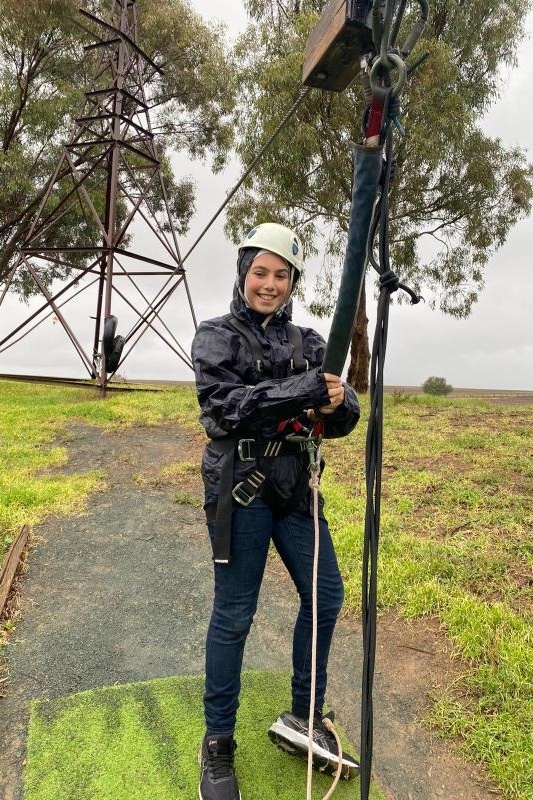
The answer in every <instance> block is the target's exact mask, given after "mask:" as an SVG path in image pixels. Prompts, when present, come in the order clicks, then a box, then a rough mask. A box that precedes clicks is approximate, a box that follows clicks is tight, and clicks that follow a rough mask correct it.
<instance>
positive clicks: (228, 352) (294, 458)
mask: <svg viewBox="0 0 533 800" xmlns="http://www.w3.org/2000/svg"><path fill="white" fill-rule="evenodd" d="M231 311H232V313H233V315H234V316H235V317H237V319H239V320H241V321H242V322H244V323H245V324H246V325H248V326H249V327H250V328H251V329H252V330H253V331H254V333H255V334H256V336H257V338H258V339H259V341H260V343H261V346H262V348H263V353H264V356H265V359H266V360H268V361H270V363H272V364H276V365H277V368H278V370H281V371H282V372H284V373H285V374H288V377H284V378H270V377H265V376H263V375H261V373H260V372H259V371H258V370H257V368H256V367H255V366H254V361H253V357H252V353H251V351H250V346H249V344H248V343H247V342H246V341H245V340H244V338H243V337H242V336H241V334H239V333H238V331H236V330H235V329H234V328H233V327H232V326H231V324H230V323H229V322H228V321H227V319H225V318H224V317H217V318H215V319H211V320H207V321H205V322H202V323H201V324H200V326H199V327H198V330H197V332H196V335H195V337H194V341H193V344H192V358H193V364H194V371H195V376H196V389H197V393H198V402H199V404H200V407H201V413H200V422H201V423H202V425H203V426H204V428H205V430H206V433H207V435H208V437H209V439H210V440H211V441H210V442H209V443H208V444H207V445H206V448H205V451H204V456H203V461H202V477H203V480H204V485H205V491H206V503H210V502H214V501H216V498H217V496H218V486H219V482H220V463H221V460H222V454H221V450H220V448H219V447H217V440H220V439H226V438H228V437H231V438H233V439H236V440H238V439H240V438H261V439H273V438H280V434H279V433H278V424H279V423H280V422H281V421H282V420H286V419H290V418H293V417H300V421H301V422H302V423H303V424H304V425H309V423H308V421H307V418H306V417H305V416H303V412H304V409H308V408H317V407H318V406H321V405H327V404H328V402H329V398H328V391H327V388H326V382H325V380H324V377H323V373H322V370H321V364H322V359H323V357H324V351H325V342H324V340H323V339H322V337H321V336H320V335H319V334H318V333H317V332H316V331H314V330H313V329H312V328H300V330H301V332H302V337H303V351H304V356H305V358H306V359H307V361H308V363H309V369H308V371H307V372H303V373H300V374H298V375H291V374H290V362H291V358H292V355H293V345H292V344H291V343H290V342H289V338H288V336H287V331H286V323H287V322H288V321H289V320H290V317H291V307H290V306H288V307H287V308H286V309H285V310H284V311H282V312H281V314H279V315H276V316H274V317H273V318H272V319H271V320H270V321H269V323H268V325H266V327H265V328H263V327H262V325H261V323H262V322H263V320H264V317H263V316H262V315H260V314H258V313H257V312H255V311H253V310H252V309H251V308H249V307H247V306H246V304H245V303H244V301H243V300H242V299H241V297H240V295H239V294H238V292H237V291H236V290H235V292H234V297H233V302H232V304H231ZM358 419H359V404H358V402H357V396H356V394H355V392H354V390H353V389H352V388H351V387H350V386H348V385H345V399H344V405H343V406H341V407H339V408H338V409H337V410H336V411H335V412H334V413H333V414H329V415H327V416H326V417H325V437H327V438H336V437H339V436H345V435H346V434H348V433H350V431H351V430H353V428H354V427H355V425H356V424H357V421H358ZM256 467H257V464H256V463H255V462H243V461H240V460H239V459H238V458H236V459H235V469H234V484H236V483H238V482H239V481H242V480H245V479H246V478H247V477H248V476H249V475H250V474H251V473H252V472H253V471H254V469H255V468H256ZM306 468H307V463H306V460H305V457H304V456H303V455H302V454H301V453H299V452H298V451H297V449H296V448H295V452H294V454H292V453H291V454H289V455H283V456H280V457H278V458H273V459H269V460H268V467H267V469H268V475H269V480H270V482H271V485H272V486H273V487H274V488H275V490H276V491H277V492H278V493H279V494H280V495H281V496H283V497H288V496H290V495H291V493H292V490H293V489H294V488H295V486H296V484H297V483H298V480H299V478H300V476H301V474H302V470H304V469H306ZM301 505H302V509H301V510H304V506H305V508H308V505H309V504H308V498H303V499H302V504H301Z"/></svg>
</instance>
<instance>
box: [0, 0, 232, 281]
mask: <svg viewBox="0 0 533 800" xmlns="http://www.w3.org/2000/svg"><path fill="white" fill-rule="evenodd" d="M79 5H83V7H84V8H85V9H86V10H88V11H91V12H93V13H95V14H97V15H99V16H100V17H102V18H107V17H108V16H109V11H110V9H111V7H112V3H111V0H85V2H84V3H82V4H80V3H79V0H24V2H21V0H0V141H1V150H0V178H1V181H2V192H1V193H0V286H1V283H2V279H3V278H5V276H6V274H7V272H8V271H9V269H10V267H11V265H12V264H13V261H14V259H15V258H16V256H17V250H18V248H19V247H20V245H21V243H22V242H23V241H24V238H25V236H26V234H27V231H28V227H29V225H30V224H31V220H32V217H33V216H34V214H35V210H36V208H37V207H38V205H39V202H40V201H41V199H42V197H43V193H44V190H45V187H46V183H47V181H48V179H49V177H50V175H51V174H52V172H53V170H54V167H55V166H56V164H57V162H58V158H59V154H60V151H61V148H62V145H63V143H64V142H65V141H66V139H67V136H68V133H69V130H70V129H71V127H72V123H73V118H74V117H75V115H76V113H79V111H80V109H81V108H82V105H83V91H84V88H85V87H86V85H87V82H88V81H89V80H90V79H91V78H92V77H93V69H94V61H93V60H92V59H91V58H90V57H85V58H84V50H83V45H84V44H87V43H89V42H91V28H92V31H97V30H98V28H97V26H94V25H91V23H90V22H89V21H88V20H87V19H85V18H83V17H82V16H81V15H80V14H79V13H78V6H79ZM136 6H137V18H138V28H139V30H138V41H139V44H140V46H141V47H142V48H143V49H144V50H145V51H146V52H147V53H148V54H149V55H150V56H151V58H152V59H154V60H155V61H156V62H159V63H162V62H163V64H164V75H163V76H161V77H158V78H157V79H154V82H153V83H152V84H151V85H150V86H149V87H148V90H149V99H150V105H151V107H152V109H153V111H152V121H153V125H154V131H155V133H156V137H157V139H158V150H159V155H160V158H161V159H162V163H163V169H164V172H165V176H166V184H167V191H168V194H169V200H170V207H171V210H172V214H173V217H174V219H175V222H176V227H177V229H178V230H180V231H182V232H183V231H184V230H186V229H187V226H188V223H189V220H190V218H191V215H192V213H193V212H194V208H195V190H194V186H193V184H192V182H191V180H190V179H187V178H185V179H176V178H174V177H173V175H172V170H171V168H170V154H171V152H172V150H176V149H178V150H185V151H187V152H188V153H189V154H190V156H191V157H193V158H203V157H205V156H207V155H209V156H210V157H211V158H212V159H213V165H214V169H216V170H219V169H221V168H222V166H223V165H224V159H225V154H226V152H227V150H228V148H229V146H230V143H231V139H232V126H231V125H230V117H229V115H230V112H231V110H232V107H233V101H234V78H235V76H234V72H233V69H232V64H231V58H230V56H229V54H228V50H227V47H226V45H225V39H224V30H223V28H222V27H221V26H214V25H209V24H207V23H206V22H205V21H204V20H203V19H202V18H201V17H200V16H199V15H198V14H197V13H196V12H195V11H194V10H193V8H192V7H191V5H190V4H188V2H187V0H158V2H157V3H154V2H152V1H151V0H137V4H136ZM98 32H99V33H100V31H98ZM63 224H64V226H65V227H68V228H69V229H68V230H67V231H63V232H62V234H63V241H66V240H67V239H68V238H69V237H70V241H71V243H72V244H76V236H77V226H76V217H75V214H74V215H73V214H69V215H67V216H65V218H64V221H63ZM17 285H18V288H19V290H20V291H21V292H22V293H24V292H25V291H27V290H28V289H29V285H28V286H26V285H25V284H24V283H19V284H17Z"/></svg>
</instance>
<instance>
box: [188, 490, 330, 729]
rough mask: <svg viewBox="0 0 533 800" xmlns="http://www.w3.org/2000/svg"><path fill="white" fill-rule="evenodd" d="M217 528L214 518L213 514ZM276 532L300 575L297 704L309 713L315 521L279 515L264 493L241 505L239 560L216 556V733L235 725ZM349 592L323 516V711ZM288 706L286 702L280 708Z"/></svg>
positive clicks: (211, 724) (211, 655)
mask: <svg viewBox="0 0 533 800" xmlns="http://www.w3.org/2000/svg"><path fill="white" fill-rule="evenodd" d="M208 528H209V535H210V537H211V539H212V538H213V536H214V523H213V522H208ZM270 539H272V541H273V543H274V545H275V547H276V550H277V551H278V553H279V555H280V557H281V559H282V561H283V563H284V564H285V566H286V567H287V570H288V572H289V574H290V576H291V578H292V580H293V581H294V584H295V586H296V589H297V591H298V595H299V597H300V610H299V613H298V617H297V619H296V625H295V628H294V636H293V647H292V664H293V675H292V712H293V713H294V714H297V715H298V716H302V717H307V716H308V715H309V701H310V696H311V635H312V571H313V548H314V524H313V519H312V518H311V517H310V516H305V515H303V514H299V513H292V514H289V515H288V516H287V517H285V518H284V519H282V520H274V519H273V516H272V512H271V511H270V509H269V507H268V506H267V504H266V503H265V502H264V501H263V500H262V499H261V498H259V497H258V498H256V499H255V500H254V501H253V502H252V503H251V504H250V505H249V506H248V507H247V508H238V509H236V510H235V511H234V513H233V522H232V538H231V561H230V563H229V564H215V565H214V568H215V597H214V604H213V612H212V615H211V621H210V623H209V629H208V632H207V642H206V684H205V694H204V709H205V720H206V726H207V733H208V735H212V734H221V733H222V734H229V733H232V732H233V730H234V728H235V720H236V714H237V709H238V707H239V692H240V688H241V677H240V675H241V666H242V659H243V653H244V645H245V643H246V638H247V636H248V632H249V630H250V626H251V624H252V620H253V617H254V614H255V612H256V609H257V598H258V596H259V589H260V587H261V582H262V579H263V574H264V570H265V564H266V560H267V554H268V547H269V543H270ZM343 599H344V589H343V585H342V578H341V575H340V572H339V567H338V565H337V557H336V555H335V551H334V548H333V543H332V541H331V535H330V532H329V529H328V525H327V522H326V520H325V519H323V518H321V519H320V552H319V564H318V641H317V682H316V694H315V708H316V709H317V711H319V712H320V711H321V710H322V707H323V704H324V696H325V693H326V682H327V663H328V656H329V650H330V646H331V639H332V636H333V630H334V628H335V623H336V621H337V617H338V614H339V611H340V608H341V606H342V602H343ZM280 710H281V709H280Z"/></svg>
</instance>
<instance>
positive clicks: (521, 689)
mask: <svg viewBox="0 0 533 800" xmlns="http://www.w3.org/2000/svg"><path fill="white" fill-rule="evenodd" d="M0 397H1V402H0V439H1V440H2V458H3V459H4V463H3V464H2V467H1V468H0V552H1V548H2V545H3V546H4V548H5V547H6V546H7V544H6V543H7V542H8V540H9V537H10V536H12V535H13V533H14V531H15V530H16V527H17V526H18V525H19V523H20V524H21V523H22V522H28V520H29V519H31V520H33V522H34V523H35V522H36V521H38V520H39V519H40V518H43V517H44V516H45V515H47V514H49V513H65V511H68V507H67V506H68V503H67V502H66V497H67V494H66V493H65V491H64V489H65V486H66V483H65V479H64V478H63V477H62V479H61V485H60V486H59V485H58V486H55V485H54V482H53V481H54V479H53V477H52V476H48V477H47V475H46V471H45V470H46V469H47V468H48V467H50V466H57V465H60V464H61V463H63V462H64V460H65V458H66V454H65V451H64V450H63V449H61V448H58V447H56V446H54V439H55V438H56V437H57V435H58V433H59V432H60V431H63V430H64V429H65V428H66V427H67V425H68V424H69V422H70V421H77V420H85V421H86V422H87V423H89V424H97V425H102V426H114V425H133V424H136V425H147V426H149V425H158V424H159V423H160V422H161V421H162V420H174V421H176V422H177V423H179V424H181V425H183V426H186V427H188V428H189V429H191V431H192V430H196V431H197V430H198V424H197V422H196V417H197V406H196V398H195V395H194V391H193V390H192V389H188V388H182V389H175V390H171V391H168V392H162V393H161V394H142V393H141V394H125V395H119V396H117V395H112V396H111V397H109V398H108V399H107V400H106V401H105V402H103V401H102V400H99V399H96V398H95V397H94V395H91V394H88V393H85V392H82V391H80V390H77V389H60V388H59V387H46V386H44V385H43V386H32V385H30V384H16V383H13V384H10V383H8V384H0ZM363 412H364V413H363V421H362V423H361V425H360V426H358V428H357V429H356V431H354V433H353V434H352V435H351V436H350V437H347V438H346V439H341V440H333V441H328V442H326V443H325V447H324V449H325V456H326V460H327V462H328V466H327V469H326V472H325V473H324V477H323V488H324V493H325V495H326V498H327V505H326V512H327V516H328V519H329V521H330V526H331V529H332V532H333V535H334V538H335V542H336V548H337V552H338V555H339V562H340V564H341V569H342V571H343V573H344V576H345V584H346V597H347V600H346V602H347V605H348V607H350V608H352V609H353V610H354V612H355V613H357V614H358V613H359V602H360V600H359V597H360V574H361V541H362V530H363V520H364V504H365V491H364V437H365V430H366V425H365V420H364V417H365V414H366V405H365V403H363ZM532 422H533V408H531V407H525V406H516V405H513V406H504V405H492V404H487V403H483V402H479V401H466V400H462V399H461V400H454V399H440V398H431V397H427V396H425V397H424V396H415V397H409V396H407V395H403V394H402V395H397V396H392V397H390V396H389V397H386V398H385V441H384V470H383V473H384V480H383V502H382V524H381V537H380V563H379V602H380V607H381V609H395V611H396V612H397V613H399V614H401V615H403V616H404V617H405V618H407V619H411V620H414V619H420V618H423V617H425V616H431V617H433V618H435V619H437V620H438V621H439V622H440V625H441V628H442V631H443V634H444V635H445V636H447V637H448V639H449V641H450V642H451V643H452V646H453V650H454V653H455V655H456V657H457V659H460V663H461V664H462V665H463V666H464V675H463V677H462V678H460V679H458V680H457V681H456V682H455V683H454V684H453V685H451V686H450V687H448V688H447V689H445V690H443V691H442V692H441V693H440V695H439V696H438V697H437V696H436V697H435V699H434V705H433V710H432V711H431V713H430V714H429V715H428V722H429V723H430V724H431V725H433V726H434V727H435V729H436V730H438V731H439V732H440V734H441V735H442V736H445V737H451V738H454V740H455V741H458V742H460V743H461V745H462V747H463V750H464V752H465V754H466V756H467V757H468V758H470V759H472V760H474V761H477V762H479V763H480V764H482V765H483V766H484V767H485V768H486V770H487V771H488V773H489V774H490V775H491V777H492V779H493V780H494V781H495V782H496V783H497V784H498V785H499V786H500V787H501V790H502V793H503V794H504V796H505V797H507V798H509V799H510V800H533V737H532V736H531V731H532V730H533V699H532V698H533V692H532V690H531V687H532V686H533V624H532V623H533V538H532V537H531V530H532V528H533V425H532ZM197 466H198V465H197V464H196V468H197ZM194 471H195V463H194V458H192V454H191V460H190V461H187V462H186V463H184V464H182V465H181V466H177V465H172V466H171V467H168V468H167V469H166V471H165V473H164V474H163V473H161V474H160V475H158V476H153V477H149V478H148V480H147V482H152V481H155V482H162V483H173V482H176V483H177V484H178V485H177V488H178V489H179V492H178V494H177V495H176V502H183V501H187V502H188V501H189V499H190V500H191V502H192V497H193V493H190V488H191V483H190V482H191V481H194ZM101 479H102V478H101V476H98V475H94V474H92V475H79V476H72V480H73V481H74V483H73V484H72V486H71V493H70V500H69V501H68V502H69V503H71V504H72V505H71V508H72V509H74V510H76V509H78V510H79V509H80V508H81V507H82V505H83V502H84V499H85V498H86V497H87V495H88V493H89V492H90V491H91V490H92V488H91V487H94V486H95V485H96V481H98V480H101ZM70 480H71V478H69V481H70ZM76 480H77V481H78V483H76V482H75V481H76ZM91 481H93V483H91ZM33 482H35V483H33ZM2 487H3V488H2ZM32 487H33V488H32ZM59 489H61V490H62V491H59ZM189 493H190V497H189ZM61 503H63V510H61V509H62V507H61ZM76 504H78V505H76Z"/></svg>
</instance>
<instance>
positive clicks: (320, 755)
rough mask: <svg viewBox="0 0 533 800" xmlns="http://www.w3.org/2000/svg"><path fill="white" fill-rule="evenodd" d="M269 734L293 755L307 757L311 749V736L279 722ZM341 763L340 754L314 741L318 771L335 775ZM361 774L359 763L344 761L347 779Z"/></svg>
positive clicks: (315, 763) (285, 750)
mask: <svg viewBox="0 0 533 800" xmlns="http://www.w3.org/2000/svg"><path fill="white" fill-rule="evenodd" d="M268 736H269V738H270V740H271V741H272V742H274V744H275V745H276V746H277V747H279V748H280V749H281V750H283V751H284V752H285V753H288V754H289V755H291V756H298V758H304V759H307V753H308V751H309V738H308V737H307V736H304V735H303V734H302V733H298V731H295V730H292V728H288V727H287V726H286V725H282V724H280V723H279V722H275V723H274V724H273V725H271V727H270V728H269V730H268ZM338 764H339V759H338V756H336V755H334V754H333V753H330V752H329V750H324V748H323V747H319V746H318V745H317V744H316V742H314V743H313V767H314V768H315V769H316V770H317V771H318V772H325V773H326V774H327V775H335V773H336V772H337V767H338ZM356 775H359V764H351V763H348V762H346V761H343V764H342V777H343V778H344V779H345V780H348V779H349V778H354V777H355V776H356Z"/></svg>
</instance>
